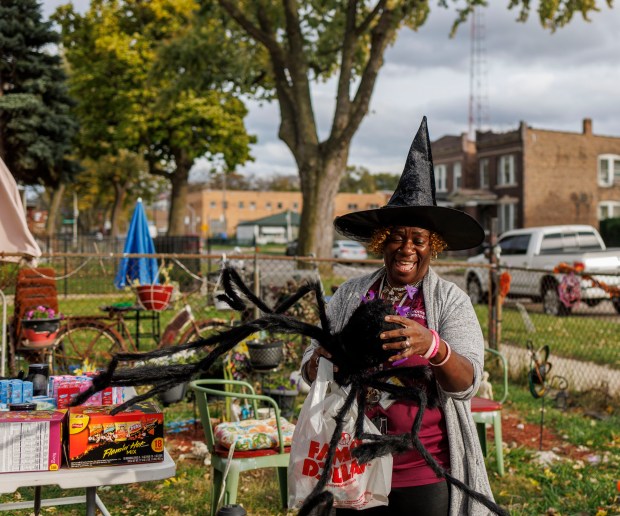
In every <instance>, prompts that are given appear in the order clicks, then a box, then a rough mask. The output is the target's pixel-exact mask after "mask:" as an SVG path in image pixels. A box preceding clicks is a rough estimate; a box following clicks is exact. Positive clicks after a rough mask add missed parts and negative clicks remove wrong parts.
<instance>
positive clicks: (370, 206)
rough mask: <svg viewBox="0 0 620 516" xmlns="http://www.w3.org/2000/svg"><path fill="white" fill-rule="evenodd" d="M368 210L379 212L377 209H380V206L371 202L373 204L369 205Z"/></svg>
mask: <svg viewBox="0 0 620 516" xmlns="http://www.w3.org/2000/svg"><path fill="white" fill-rule="evenodd" d="M367 209H369V210H377V209H379V205H378V204H375V203H374V202H371V203H369V204H368V208H367Z"/></svg>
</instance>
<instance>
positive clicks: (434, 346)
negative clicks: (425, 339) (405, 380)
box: [422, 328, 439, 360]
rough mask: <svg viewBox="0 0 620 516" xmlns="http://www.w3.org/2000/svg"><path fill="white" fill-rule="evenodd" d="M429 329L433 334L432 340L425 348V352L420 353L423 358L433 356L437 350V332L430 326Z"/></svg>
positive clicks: (427, 358)
mask: <svg viewBox="0 0 620 516" xmlns="http://www.w3.org/2000/svg"><path fill="white" fill-rule="evenodd" d="M429 331H430V332H431V334H432V335H433V342H431V345H430V346H429V347H428V349H427V350H426V353H424V354H423V355H422V358H425V359H426V360H429V359H431V358H433V357H434V356H435V355H436V354H437V352H438V351H439V334H438V333H437V332H436V331H435V330H431V329H430V328H429Z"/></svg>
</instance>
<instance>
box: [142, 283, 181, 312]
mask: <svg viewBox="0 0 620 516" xmlns="http://www.w3.org/2000/svg"><path fill="white" fill-rule="evenodd" d="M173 289H174V287H173V286H172V285H140V286H139V287H136V292H137V293H138V299H139V300H140V304H141V305H142V306H143V307H144V309H145V310H154V311H155V312H161V311H162V310H165V309H166V308H168V305H169V304H170V297H171V296H172V291H173Z"/></svg>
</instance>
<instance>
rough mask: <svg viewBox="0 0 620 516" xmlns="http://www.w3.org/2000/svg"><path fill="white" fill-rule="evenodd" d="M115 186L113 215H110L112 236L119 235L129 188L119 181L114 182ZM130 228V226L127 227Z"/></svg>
mask: <svg viewBox="0 0 620 516" xmlns="http://www.w3.org/2000/svg"><path fill="white" fill-rule="evenodd" d="M113 186H114V202H113V204H112V215H111V217H110V236H112V237H117V236H118V234H119V227H118V226H119V221H120V218H121V214H122V213H123V204H124V203H125V198H126V197H127V190H126V188H125V187H124V185H121V184H120V183H118V182H116V181H115V182H114V183H113ZM127 229H129V228H127Z"/></svg>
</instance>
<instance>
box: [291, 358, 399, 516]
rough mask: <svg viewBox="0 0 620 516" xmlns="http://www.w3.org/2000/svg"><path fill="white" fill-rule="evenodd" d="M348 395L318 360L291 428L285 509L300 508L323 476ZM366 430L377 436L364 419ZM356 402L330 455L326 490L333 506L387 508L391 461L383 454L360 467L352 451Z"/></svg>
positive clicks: (328, 366) (355, 442)
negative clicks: (331, 443)
mask: <svg viewBox="0 0 620 516" xmlns="http://www.w3.org/2000/svg"><path fill="white" fill-rule="evenodd" d="M347 393H348V391H347V390H345V389H344V388H342V387H339V386H338V384H336V383H335V382H334V381H333V367H332V364H331V362H328V361H327V360H325V359H321V360H320V361H319V368H318V373H317V378H316V381H315V382H314V383H313V384H312V388H311V389H310V392H309V393H308V396H307V397H306V400H305V401H304V404H303V407H302V409H301V413H300V415H299V420H298V421H297V424H296V425H295V432H294V433H293V442H292V446H291V460H290V462H289V467H288V505H289V507H290V508H299V507H301V505H302V504H303V501H304V500H305V498H306V497H307V496H308V495H309V494H310V493H311V492H312V489H314V487H315V485H316V484H317V482H318V479H319V477H320V475H321V473H322V472H323V467H324V459H325V456H326V455H327V450H328V447H329V442H330V440H331V437H332V434H333V432H334V429H335V428H336V421H335V420H334V416H335V415H336V414H337V412H338V410H339V409H340V408H341V407H342V405H343V403H344V400H345V398H346V396H347ZM364 418H365V421H364V430H365V431H366V432H369V433H374V434H378V433H379V431H378V430H377V428H376V427H375V425H373V424H372V422H371V421H370V420H369V419H368V418H367V417H366V416H364ZM356 419H357V403H356V402H355V403H353V405H352V407H351V409H350V411H349V414H347V415H346V422H345V424H344V427H343V429H342V433H341V438H340V442H339V443H338V448H337V451H336V454H335V456H334V461H333V468H332V474H331V478H330V479H329V480H328V482H327V485H326V489H327V490H329V491H331V492H332V493H333V495H334V507H338V508H348V509H367V508H370V507H375V506H379V505H387V503H388V494H389V493H390V488H391V483H392V456H391V455H386V456H384V457H380V458H378V459H374V460H372V461H371V462H369V463H367V464H358V462H357V461H356V460H355V459H354V458H353V457H352V456H351V450H352V449H354V448H355V447H356V446H358V445H359V444H361V442H360V441H358V440H356V439H355V438H354V435H355V420H356Z"/></svg>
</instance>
